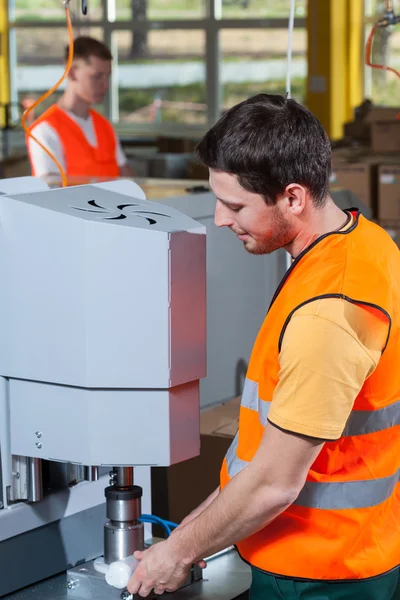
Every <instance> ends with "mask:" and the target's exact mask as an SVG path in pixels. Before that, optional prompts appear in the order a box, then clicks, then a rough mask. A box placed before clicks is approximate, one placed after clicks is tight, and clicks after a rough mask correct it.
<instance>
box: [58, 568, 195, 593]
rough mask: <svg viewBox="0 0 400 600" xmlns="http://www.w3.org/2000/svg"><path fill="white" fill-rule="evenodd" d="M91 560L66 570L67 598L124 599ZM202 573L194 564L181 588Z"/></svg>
mask: <svg viewBox="0 0 400 600" xmlns="http://www.w3.org/2000/svg"><path fill="white" fill-rule="evenodd" d="M93 562H94V561H90V562H87V563H85V564H83V565H79V566H78V567H74V568H73V569H69V570H68V571H67V594H68V598H70V599H71V600H72V599H74V600H124V594H123V592H124V590H118V589H116V588H113V587H111V586H109V585H108V584H107V583H106V580H105V578H104V575H103V574H102V573H99V572H98V571H96V570H95V569H94V566H93ZM202 573H203V571H202V569H200V568H199V567H198V566H197V565H194V566H193V567H192V571H191V573H190V576H189V577H188V579H187V581H186V582H185V583H184V585H183V586H182V588H184V587H186V586H190V585H191V584H193V583H195V582H197V581H201V579H202ZM182 588H181V589H182ZM128 597H130V594H129V593H128V594H126V598H128ZM150 597H151V596H150Z"/></svg>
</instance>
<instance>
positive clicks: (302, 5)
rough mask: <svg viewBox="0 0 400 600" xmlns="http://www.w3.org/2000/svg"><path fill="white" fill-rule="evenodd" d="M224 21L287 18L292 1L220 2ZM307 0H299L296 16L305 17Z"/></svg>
mask: <svg viewBox="0 0 400 600" xmlns="http://www.w3.org/2000/svg"><path fill="white" fill-rule="evenodd" d="M220 1H221V4H222V5H221V13H222V18H223V19H257V18H258V19H260V18H261V19H265V18H268V17H272V18H274V19H275V18H277V17H283V18H285V17H287V15H288V14H289V10H290V0H220ZM306 5H307V0H297V2H296V14H297V16H298V17H304V16H305V14H306Z"/></svg>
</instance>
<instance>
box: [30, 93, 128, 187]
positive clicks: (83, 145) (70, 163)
mask: <svg viewBox="0 0 400 600" xmlns="http://www.w3.org/2000/svg"><path fill="white" fill-rule="evenodd" d="M90 115H91V117H92V119H93V127H94V131H95V134H96V141H97V146H96V147H93V146H91V145H90V144H89V142H88V140H87V139H86V136H85V134H84V133H83V131H82V130H81V128H80V127H79V125H78V124H77V123H76V122H75V121H74V120H73V119H71V118H70V117H69V116H68V115H67V113H66V112H65V111H63V110H62V109H61V108H60V107H59V106H57V104H54V105H53V106H51V107H50V108H48V109H47V110H46V111H45V112H44V113H43V114H42V115H41V116H40V117H39V118H38V119H37V120H36V121H35V122H34V123H33V124H32V125H31V127H30V129H31V130H32V129H33V127H35V125H37V124H38V123H41V122H43V121H46V123H48V124H49V125H50V126H51V127H53V129H54V130H55V131H56V132H57V134H58V136H59V138H60V141H61V143H62V146H63V150H64V159H65V165H66V176H67V178H68V177H69V176H70V177H71V176H73V177H77V176H82V177H86V176H90V177H118V175H119V167H118V164H117V161H116V156H115V155H116V144H117V142H116V137H115V132H114V129H113V127H112V125H111V123H110V122H109V121H107V119H105V118H104V117H103V116H102V115H100V114H99V113H98V112H96V111H95V110H90ZM33 135H34V132H33ZM31 143H35V142H33V141H31ZM27 146H28V148H29V144H27ZM30 162H31V168H32V174H33V175H35V169H34V165H33V161H32V159H31V157H30ZM55 171H57V169H56V167H55Z"/></svg>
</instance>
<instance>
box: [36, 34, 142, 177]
mask: <svg viewBox="0 0 400 600" xmlns="http://www.w3.org/2000/svg"><path fill="white" fill-rule="evenodd" d="M68 51H69V49H68V48H66V51H65V59H66V60H67V59H68ZM111 61H112V55H111V52H110V50H109V49H108V48H107V46H105V44H103V43H102V42H99V41H98V40H95V39H93V38H90V37H78V38H77V39H76V40H75V42H74V60H73V63H72V66H71V70H70V72H69V75H68V79H67V85H66V89H65V92H64V93H63V95H62V96H61V98H60V99H59V101H58V102H57V104H54V105H52V106H51V107H50V108H49V109H47V110H46V111H45V112H44V113H43V114H42V115H41V116H40V117H39V118H38V119H37V120H36V121H35V122H34V123H33V124H32V126H31V128H30V130H31V132H32V134H33V135H34V136H35V137H36V138H37V139H38V140H39V142H41V143H42V144H43V145H44V146H45V147H46V148H47V149H48V150H50V152H51V153H52V154H53V155H54V156H55V157H56V158H57V160H58V161H59V163H60V164H61V166H62V167H63V169H64V171H65V173H66V175H67V178H68V177H82V178H85V177H96V176H97V177H118V176H124V177H132V176H133V175H134V172H133V170H132V168H131V167H130V166H129V165H128V162H127V158H126V156H125V154H124V152H123V150H122V147H121V144H120V141H119V139H118V137H117V135H116V133H115V130H114V128H113V126H112V125H111V123H110V122H109V121H108V120H107V119H106V118H105V117H103V116H102V115H101V114H100V113H98V112H97V111H95V110H93V108H92V106H95V105H98V104H101V103H102V102H103V100H104V97H105V95H106V93H107V90H108V87H109V79H110V75H111ZM27 145H28V153H29V159H30V163H31V168H32V174H33V175H36V176H38V177H46V176H49V175H56V176H57V175H59V171H58V168H57V166H56V164H55V163H54V161H53V160H52V159H51V158H50V157H49V156H48V155H47V154H46V152H44V150H43V149H42V148H41V147H40V146H39V145H38V144H37V143H36V142H35V141H34V140H32V139H31V138H29V137H28V139H27Z"/></svg>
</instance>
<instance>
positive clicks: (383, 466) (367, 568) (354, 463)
mask: <svg viewBox="0 0 400 600" xmlns="http://www.w3.org/2000/svg"><path fill="white" fill-rule="evenodd" d="M351 210H352V212H353V215H354V217H355V222H354V224H353V225H352V226H351V227H350V228H349V229H348V230H346V231H343V232H333V233H329V234H327V235H324V236H322V237H320V238H319V239H318V240H317V241H316V242H314V243H313V244H312V245H311V246H310V247H309V248H307V249H306V250H305V251H304V252H302V253H301V254H300V255H299V256H298V258H297V259H296V260H295V261H294V263H293V264H292V266H291V268H290V269H289V270H288V272H287V273H286V275H285V277H284V279H283V281H282V282H281V284H280V286H279V287H278V289H277V291H276V293H275V296H274V298H273V300H272V303H271V306H270V308H269V311H268V313H267V316H266V318H265V321H264V323H263V325H262V327H261V329H260V332H259V334H258V337H257V339H256V342H255V345H254V348H253V351H252V355H251V359H250V363H249V368H248V372H247V378H246V382H245V386H244V390H243V396H242V403H241V407H240V419H239V429H238V433H237V435H236V437H235V439H234V441H233V443H232V445H231V447H230V448H229V450H228V452H227V455H226V457H225V459H224V461H223V465H222V469H221V487H224V486H225V485H226V484H227V483H228V482H229V479H230V478H231V477H233V476H234V475H236V474H237V473H238V472H239V471H240V470H241V469H243V468H245V467H246V465H247V464H248V463H249V462H250V461H251V460H252V458H253V457H254V455H255V453H256V451H257V449H258V447H259V444H260V441H261V438H262V435H263V433H264V428H265V425H266V423H267V418H268V410H269V407H270V404H271V401H272V398H273V394H274V390H275V387H276V385H277V383H278V378H279V360H278V359H279V351H280V347H281V344H282V339H283V336H284V333H285V329H286V327H287V325H288V323H289V321H290V318H291V317H292V315H293V314H294V312H295V311H296V310H297V309H298V308H299V307H300V306H302V305H303V304H305V303H308V302H313V301H314V300H317V299H320V298H344V299H345V300H348V301H349V302H354V303H356V304H359V305H364V306H365V307H366V308H367V309H368V308H369V307H370V308H371V310H376V309H378V310H380V311H382V312H383V313H384V314H385V315H386V316H387V317H389V319H390V333H389V336H388V340H387V344H386V347H385V350H384V352H383V354H382V356H381V359H380V361H379V363H378V366H377V368H376V369H375V371H374V372H373V374H372V375H371V376H370V377H369V378H368V379H367V380H366V381H365V383H364V385H363V387H362V389H361V391H360V393H359V395H358V396H357V398H356V400H355V403H354V406H353V410H352V412H351V414H350V417H349V419H348V422H347V424H346V428H345V431H344V432H343V434H342V436H341V438H340V439H339V440H337V441H333V442H327V443H325V445H324V446H323V449H322V451H321V453H320V454H319V456H318V458H317V459H316V460H315V462H314V464H313V465H312V467H311V469H310V471H309V473H308V476H307V480H306V483H305V486H304V488H303V489H302V491H301V492H300V494H299V496H298V498H297V500H296V501H295V502H294V504H292V505H291V506H290V507H289V508H288V509H287V510H286V511H284V512H283V513H282V514H281V515H280V516H278V517H277V518H276V519H275V520H274V521H273V522H272V523H270V524H269V525H268V526H267V527H265V528H264V529H262V530H260V531H259V532H257V533H256V534H254V535H252V536H250V537H248V538H247V539H244V540H242V541H241V542H239V543H238V544H237V547H238V550H239V553H240V555H241V556H242V558H243V559H244V560H246V561H247V562H249V563H250V564H251V565H253V566H255V567H258V568H259V569H262V570H264V571H266V572H268V573H273V574H276V575H282V576H286V577H290V578H300V579H302V578H305V579H312V580H315V579H317V580H352V579H354V580H357V579H366V578H370V577H374V576H377V575H380V574H383V573H386V572H387V571H390V570H391V569H393V568H395V567H397V566H398V565H399V564H400V483H399V476H400V427H399V424H400V339H399V337H400V253H399V249H398V248H397V246H396V245H395V244H394V242H393V241H392V240H391V239H390V237H389V236H388V235H387V233H386V232H385V231H384V230H383V229H381V228H380V227H379V226H378V225H375V224H374V223H372V222H370V221H368V220H367V219H365V218H364V217H362V216H360V215H359V214H358V213H357V211H355V210H353V209H351ZM304 343H307V341H306V340H305V342H304ZM349 368H351V365H349ZM249 502H250V503H251V498H249Z"/></svg>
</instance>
